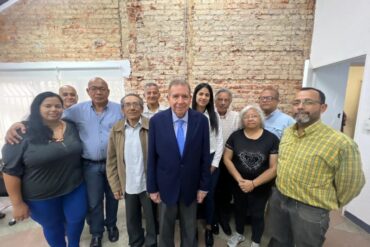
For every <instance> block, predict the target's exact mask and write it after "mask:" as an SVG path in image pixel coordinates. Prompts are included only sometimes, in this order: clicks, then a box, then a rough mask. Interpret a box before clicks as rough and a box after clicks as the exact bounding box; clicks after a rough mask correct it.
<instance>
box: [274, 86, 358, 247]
mask: <svg viewBox="0 0 370 247" xmlns="http://www.w3.org/2000/svg"><path fill="white" fill-rule="evenodd" d="M292 105H293V113H294V118H295V120H296V124H294V125H293V126H291V127H289V128H287V129H286V130H285V132H284V135H283V137H282V139H281V142H280V148H279V159H278V166H277V178H276V189H273V193H272V195H271V198H270V212H269V217H268V224H269V228H268V229H270V234H271V240H270V243H269V247H293V246H312V247H316V246H317V247H319V246H322V245H323V242H324V240H325V233H326V231H327V229H328V227H329V212H330V210H333V209H338V208H341V207H343V206H344V205H346V204H347V203H348V202H350V201H351V200H352V199H353V198H354V197H356V196H357V195H358V194H359V193H360V191H361V189H362V187H363V185H364V183H365V178H364V173H363V171H362V167H361V166H362V165H361V159H360V153H359V151H358V148H357V145H356V143H355V142H354V141H353V140H352V139H350V138H349V137H347V136H346V135H344V134H343V133H340V132H339V131H336V130H334V129H333V128H331V127H329V126H327V125H325V124H323V123H322V122H321V120H320V117H321V114H322V113H324V112H325V110H326V109H327V105H326V104H325V95H324V93H323V92H321V91H320V90H318V89H316V88H309V87H308V88H302V89H301V90H300V91H299V92H298V93H297V94H296V97H295V100H294V101H293V103H292Z"/></svg>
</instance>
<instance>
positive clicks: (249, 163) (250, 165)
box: [239, 151, 265, 174]
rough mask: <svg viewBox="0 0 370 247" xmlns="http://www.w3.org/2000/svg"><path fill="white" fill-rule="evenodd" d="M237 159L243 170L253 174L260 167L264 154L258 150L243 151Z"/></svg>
mask: <svg viewBox="0 0 370 247" xmlns="http://www.w3.org/2000/svg"><path fill="white" fill-rule="evenodd" d="M239 159H240V161H241V165H242V167H241V168H242V169H243V170H244V172H246V173H249V174H254V173H256V172H257V171H259V170H260V169H261V167H262V164H263V161H264V160H265V155H264V154H262V153H260V152H248V151H243V152H241V153H240V154H239Z"/></svg>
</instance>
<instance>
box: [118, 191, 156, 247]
mask: <svg viewBox="0 0 370 247" xmlns="http://www.w3.org/2000/svg"><path fill="white" fill-rule="evenodd" d="M125 204H126V225H127V233H128V244H129V246H132V247H141V246H143V245H144V244H145V246H153V245H155V244H157V233H156V230H155V222H154V214H153V208H152V201H151V200H150V198H149V197H148V196H147V193H146V192H145V191H144V192H142V193H140V194H127V193H126V194H125ZM141 209H143V212H144V217H145V223H146V226H145V228H146V236H145V237H144V229H143V226H142V215H141Z"/></svg>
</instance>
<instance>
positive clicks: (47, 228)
mask: <svg viewBox="0 0 370 247" xmlns="http://www.w3.org/2000/svg"><path fill="white" fill-rule="evenodd" d="M26 203H27V205H28V206H29V208H30V211H31V217H32V219H33V220H34V221H36V222H38V223H39V224H40V225H41V226H42V229H43V232H44V236H45V238H46V241H47V242H48V244H49V245H50V246H52V247H66V246H67V244H66V241H65V236H67V239H68V246H69V247H78V246H80V237H81V233H82V230H83V228H84V224H85V217H86V213H87V196H86V186H85V184H84V183H82V184H81V185H80V186H78V187H77V188H76V189H74V190H73V191H71V192H70V193H68V194H65V195H62V196H58V197H55V198H51V199H45V200H37V201H30V200H28V201H26Z"/></svg>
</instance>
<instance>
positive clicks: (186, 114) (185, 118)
mask: <svg viewBox="0 0 370 247" xmlns="http://www.w3.org/2000/svg"><path fill="white" fill-rule="evenodd" d="M179 119H181V120H183V121H184V122H185V123H184V124H183V125H182V128H183V130H184V138H185V141H186V133H187V130H188V120H189V114H188V112H186V113H185V116H184V117H182V118H178V117H177V116H176V114H175V113H174V112H173V111H172V121H173V128H174V130H175V133H177V128H178V122H177V121H178V120H179Z"/></svg>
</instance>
